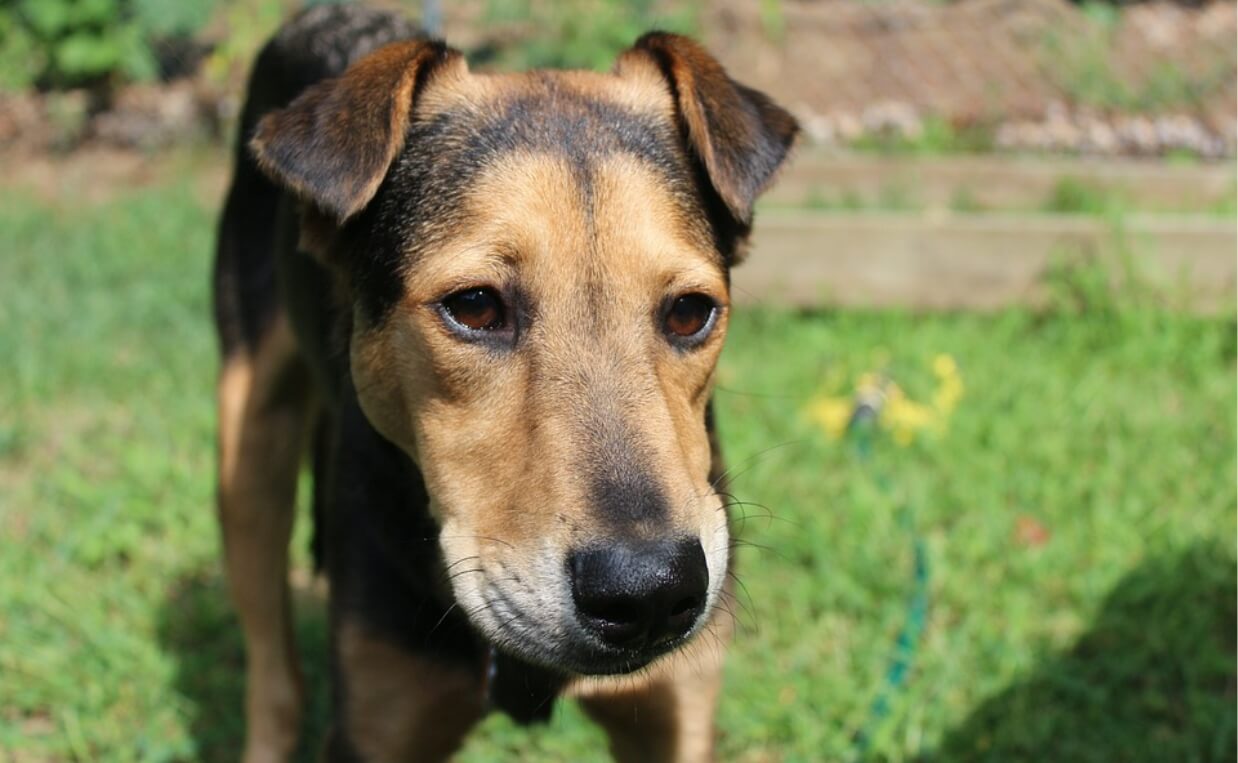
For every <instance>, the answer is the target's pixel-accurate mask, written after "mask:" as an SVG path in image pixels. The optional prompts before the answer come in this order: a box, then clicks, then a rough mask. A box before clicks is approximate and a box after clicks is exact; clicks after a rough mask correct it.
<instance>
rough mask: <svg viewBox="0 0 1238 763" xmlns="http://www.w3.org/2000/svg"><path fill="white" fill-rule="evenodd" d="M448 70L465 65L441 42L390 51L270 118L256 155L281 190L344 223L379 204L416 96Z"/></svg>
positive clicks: (254, 146) (259, 132) (262, 125)
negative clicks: (380, 190)
mask: <svg viewBox="0 0 1238 763" xmlns="http://www.w3.org/2000/svg"><path fill="white" fill-rule="evenodd" d="M449 65H450V66H460V67H464V66H466V64H465V62H464V57H463V56H462V55H461V54H460V52H459V51H457V50H455V49H453V48H449V47H447V45H445V44H444V43H442V42H439V41H436V40H409V41H405V42H397V43H393V44H391V45H387V46H385V47H383V48H380V49H379V50H377V51H375V52H374V53H371V54H370V55H368V56H366V57H365V58H362V59H361V60H360V61H358V62H357V63H355V64H353V65H352V66H351V67H349V69H348V70H347V71H346V72H344V74H343V75H342V76H340V77H336V78H334V79H328V80H323V81H322V82H319V83H317V84H315V85H313V86H311V87H309V88H307V89H306V90H305V92H303V93H302V94H301V95H299V96H298V97H297V98H296V99H295V100H294V101H293V102H292V103H290V104H289V105H288V106H287V107H286V108H283V109H280V110H278V111H274V112H271V113H270V114H267V115H266V116H265V117H263V118H262V121H260V122H259V123H258V127H257V129H256V130H255V131H254V136H253V138H252V139H251V140H250V142H249V147H250V150H251V151H253V154H254V157H255V158H256V159H257V161H258V166H259V167H261V168H262V170H263V171H264V172H265V173H266V174H267V175H269V176H270V177H271V178H272V179H273V180H274V181H275V182H276V183H278V184H280V185H282V186H284V187H285V188H288V189H290V190H292V191H293V192H294V193H296V194H297V195H298V196H300V197H301V198H302V199H304V200H305V201H308V202H310V203H312V204H313V205H314V206H315V207H317V208H318V209H319V210H321V211H322V212H324V213H326V215H328V216H329V217H331V218H334V220H335V222H336V223H337V224H338V223H342V222H344V221H345V220H347V219H348V218H350V217H352V216H353V215H355V214H357V213H358V212H360V211H361V210H362V209H364V208H365V206H366V205H367V204H369V203H370V200H371V199H373V198H374V194H375V193H377V192H378V187H379V185H380V184H381V183H382V181H383V178H384V177H386V175H387V169H388V168H389V167H390V166H391V162H392V161H393V160H394V159H395V158H396V156H398V155H399V153H400V150H401V149H402V148H403V147H404V136H405V133H406V132H407V130H408V123H409V117H410V115H411V113H412V109H413V100H414V98H415V97H416V94H417V92H418V91H419V90H420V89H421V88H422V87H423V86H424V85H425V83H426V81H427V80H428V78H429V77H430V76H431V75H433V73H434V72H435V71H438V70H440V69H442V68H443V67H445V66H449Z"/></svg>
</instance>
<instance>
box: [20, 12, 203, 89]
mask: <svg viewBox="0 0 1238 763" xmlns="http://www.w3.org/2000/svg"><path fill="white" fill-rule="evenodd" d="M212 6H213V2H212V1H211V0H194V2H166V0H10V2H8V3H6V4H5V5H4V6H3V7H0V87H4V88H8V89H17V88H25V87H30V86H37V87H41V88H68V87H82V86H100V85H108V84H115V83H116V82H118V81H127V80H146V79H152V78H154V77H155V76H156V75H157V74H158V73H159V61H158V59H157V56H156V54H155V48H154V45H155V42H156V41H157V40H164V39H168V38H175V37H184V36H186V35H188V34H190V33H192V32H193V31H195V30H196V29H198V28H199V27H201V26H202V24H204V23H205V22H206V19H207V17H208V15H209V14H210V12H211V8H212Z"/></svg>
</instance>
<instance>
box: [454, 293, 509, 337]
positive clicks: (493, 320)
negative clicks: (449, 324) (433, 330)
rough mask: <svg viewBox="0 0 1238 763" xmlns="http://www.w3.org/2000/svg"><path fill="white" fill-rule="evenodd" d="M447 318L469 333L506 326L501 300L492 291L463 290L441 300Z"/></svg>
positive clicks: (505, 316) (494, 329)
mask: <svg viewBox="0 0 1238 763" xmlns="http://www.w3.org/2000/svg"><path fill="white" fill-rule="evenodd" d="M443 309H444V310H445V311H446V312H447V317H448V318H450V319H451V320H452V321H454V322H455V323H456V324H458V325H459V326H461V327H463V328H466V329H469V330H471V331H496V330H498V329H501V328H503V327H504V326H506V325H507V315H506V312H505V311H504V309H503V300H502V299H500V298H499V295H498V293H497V292H495V290H494V289H489V288H481V289H465V290H464V291H458V292H456V293H455V294H452V295H451V296H450V297H447V298H446V299H444V300H443Z"/></svg>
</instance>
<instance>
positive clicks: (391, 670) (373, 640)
mask: <svg viewBox="0 0 1238 763" xmlns="http://www.w3.org/2000/svg"><path fill="white" fill-rule="evenodd" d="M335 659H336V681H337V682H338V685H337V692H338V693H337V697H336V698H337V701H336V711H335V718H334V720H333V722H332V727H331V731H330V735H329V738H328V740H327V747H326V750H325V754H324V756H323V757H324V760H326V761H328V762H329V763H346V762H347V763H360V762H361V761H367V762H368V761H373V763H404V762H406V761H407V762H409V763H412V762H414V761H415V762H416V763H432V762H433V761H442V760H447V759H448V758H450V757H451V755H452V753H454V752H455V751H456V749H457V748H458V747H459V746H460V743H461V742H462V741H463V739H464V736H465V735H466V734H467V733H468V731H469V729H470V728H472V727H473V724H475V723H476V722H477V721H478V719H480V718H481V717H482V714H483V707H482V694H481V679H480V676H479V675H478V673H477V671H476V669H474V668H473V666H471V665H469V664H467V663H462V662H445V661H442V660H436V659H432V658H429V657H425V656H420V655H417V654H413V653H411V652H409V651H407V650H405V649H402V648H400V647H399V646H397V645H395V644H393V643H391V642H390V641H387V640H385V639H383V638H381V637H379V636H376V635H374V634H373V633H369V632H367V631H366V629H365V626H364V625H361V624H360V623H357V622H345V623H344V624H343V625H342V626H341V628H340V630H339V632H338V634H337V640H336V652H335Z"/></svg>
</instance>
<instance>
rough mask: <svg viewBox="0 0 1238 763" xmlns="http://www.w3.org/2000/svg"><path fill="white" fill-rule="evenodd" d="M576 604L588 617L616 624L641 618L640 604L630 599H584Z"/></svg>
mask: <svg viewBox="0 0 1238 763" xmlns="http://www.w3.org/2000/svg"><path fill="white" fill-rule="evenodd" d="M576 606H577V608H578V609H579V610H580V611H581V612H582V613H583V614H586V615H588V616H589V617H593V618H597V619H598V620H603V621H605V622H608V623H614V624H616V625H623V624H625V623H632V622H636V621H638V620H640V619H641V612H640V605H639V604H638V603H636V602H632V601H627V600H622V599H621V600H617V601H610V600H607V599H602V600H600V601H595V600H590V599H586V600H585V601H583V602H579V603H578V604H577V605H576Z"/></svg>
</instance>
